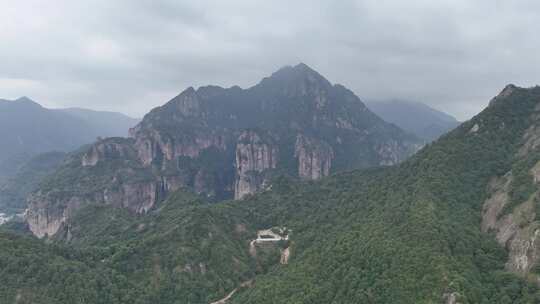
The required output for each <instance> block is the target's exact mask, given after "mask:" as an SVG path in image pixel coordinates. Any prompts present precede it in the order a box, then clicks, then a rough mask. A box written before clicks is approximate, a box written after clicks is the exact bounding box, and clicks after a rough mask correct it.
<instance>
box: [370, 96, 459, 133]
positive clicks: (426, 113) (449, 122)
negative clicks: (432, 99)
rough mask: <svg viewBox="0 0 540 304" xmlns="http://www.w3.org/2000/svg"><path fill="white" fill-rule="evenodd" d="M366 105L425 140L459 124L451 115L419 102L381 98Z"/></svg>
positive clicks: (383, 117) (385, 118) (387, 119)
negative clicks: (381, 99)
mask: <svg viewBox="0 0 540 304" xmlns="http://www.w3.org/2000/svg"><path fill="white" fill-rule="evenodd" d="M367 106H368V108H369V109H370V110H372V111H373V112H374V113H375V114H377V115H379V116H380V117H381V118H382V119H384V120H386V121H388V122H390V123H393V124H395V125H396V126H398V127H400V128H402V129H403V130H405V131H408V132H411V133H412V134H415V135H416V136H418V137H420V138H422V139H425V140H427V141H433V140H435V139H437V138H439V137H440V136H441V135H443V134H445V133H446V132H448V131H450V130H452V129H454V128H455V127H457V126H458V125H459V121H457V119H456V118H454V117H453V116H450V115H448V114H446V113H444V112H441V111H438V110H435V109H433V108H431V107H429V106H427V105H425V104H423V103H420V102H412V101H405V100H383V101H377V102H369V103H368V104H367Z"/></svg>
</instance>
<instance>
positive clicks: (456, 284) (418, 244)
mask: <svg viewBox="0 0 540 304" xmlns="http://www.w3.org/2000/svg"><path fill="white" fill-rule="evenodd" d="M539 104H540V88H539V87H535V88H531V89H521V88H517V87H514V86H508V87H507V88H505V90H504V91H503V92H502V93H501V94H500V95H499V96H498V97H496V98H495V99H494V100H493V101H492V102H491V105H490V106H489V107H488V108H487V109H486V110H485V111H483V112H482V113H481V114H479V115H478V116H476V117H474V118H473V119H472V120H470V121H468V122H466V123H464V124H462V125H461V126H460V127H458V128H457V129H456V130H454V131H452V132H451V133H449V134H448V135H446V136H443V137H442V138H441V139H440V140H438V141H436V142H434V143H433V144H430V145H428V146H427V147H425V148H424V149H423V150H421V151H420V152H419V153H418V154H416V155H415V156H414V157H412V158H411V159H409V160H408V161H406V162H404V163H402V164H401V165H398V166H394V167H388V168H375V169H370V170H367V171H366V170H365V171H352V172H349V173H341V174H336V175H333V176H331V177H328V178H325V179H323V180H321V181H318V182H313V181H309V182H308V181H306V182H298V181H296V182H295V181H292V180H290V179H287V178H283V177H282V178H277V179H276V180H274V181H273V183H272V185H273V186H272V189H271V190H268V191H265V192H263V193H260V194H256V195H252V196H251V195H250V196H248V197H246V199H245V200H243V201H227V202H222V203H218V204H208V203H207V202H206V201H205V199H204V198H201V197H199V196H197V195H194V194H189V193H186V192H185V189H181V190H179V191H177V192H176V193H175V194H174V195H172V196H170V197H169V198H168V199H167V200H166V201H164V202H163V203H161V204H159V205H158V206H156V207H155V208H153V209H152V210H151V211H150V212H149V213H148V214H146V215H135V214H132V213H130V212H128V211H127V210H126V209H119V208H112V207H109V206H88V207H87V208H82V209H81V210H80V211H79V212H77V214H76V215H75V216H73V217H71V218H70V219H69V221H68V222H67V224H66V225H65V227H64V229H63V230H61V231H60V232H59V233H58V234H56V235H55V237H54V238H53V239H51V240H49V242H48V243H49V244H44V243H43V241H40V240H37V239H31V238H28V237H24V236H20V235H18V234H17V233H22V232H13V231H14V230H15V231H20V227H15V225H12V226H11V228H10V227H6V228H4V231H3V232H2V233H1V238H0V255H1V258H0V263H2V264H0V270H1V273H0V286H2V287H1V288H0V291H1V294H0V300H1V301H0V302H6V303H11V302H16V301H18V303H212V302H213V301H216V300H218V299H221V298H223V297H225V296H226V295H227V294H229V292H231V291H232V290H234V289H235V288H237V287H241V286H242V287H241V288H239V289H237V292H236V293H235V294H234V295H233V296H232V297H231V298H230V299H229V302H230V303H250V304H253V303H255V304H257V303H273V304H274V303H306V304H307V303H310V304H311V303H321V304H322V303H325V304H326V303H539V302H540V291H539V288H538V275H539V274H540V273H538V269H539V268H538V267H532V268H531V271H530V272H527V273H525V274H523V273H515V272H513V269H512V268H510V267H509V266H508V261H509V257H510V256H509V254H508V251H507V250H505V248H504V247H503V246H501V245H499V244H498V243H497V241H496V239H495V237H494V235H493V234H491V233H485V232H482V230H481V222H482V216H483V206H484V203H485V202H486V200H488V199H489V198H490V197H491V192H490V190H489V189H490V187H491V186H490V183H491V182H492V181H493V180H494V179H496V178H500V177H502V176H504V175H506V174H507V172H509V171H512V172H514V174H516V176H524V177H521V178H516V179H515V182H514V183H513V184H512V186H511V189H512V193H513V195H515V199H516V201H521V200H522V198H524V197H525V198H527V197H528V196H530V195H531V193H534V189H537V188H538V185H537V184H536V181H535V179H534V178H533V177H532V176H530V177H527V176H529V174H528V173H527V172H528V171H527V170H523V169H520V170H518V169H519V168H518V167H520V166H518V164H521V163H522V161H521V160H522V159H523V157H524V155H523V154H522V153H523V151H525V153H528V155H533V154H534V153H538V151H537V148H538V146H539V145H538V144H537V142H538V141H535V140H531V138H533V139H538V138H540V133H537V130H540V111H539V108H540V107H539ZM533 135H534V136H533ZM524 147H527V149H523V148H524ZM527 165H530V164H529V163H527ZM523 166H524V165H522V166H521V167H523ZM523 172H525V173H523ZM518 173H520V174H521V175H520V174H518ZM522 185H525V186H526V187H521V186H522ZM531 189H532V192H531ZM534 204H538V203H537V201H534ZM514 206H516V205H507V207H506V208H507V209H509V210H510V211H508V212H511V211H512V210H513V208H514ZM535 210H537V209H534V210H533V212H532V213H531V214H534V216H533V219H532V220H531V221H533V222H534V221H535V220H536V212H535ZM273 227H286V230H287V231H288V236H289V238H288V240H287V241H286V242H282V243H279V244H274V245H269V246H267V247H265V246H263V245H256V246H255V249H256V250H252V249H253V247H252V245H251V244H253V243H252V241H253V240H254V239H255V238H256V237H257V231H259V230H263V229H270V228H273ZM17 229H19V230H17ZM531 244H532V245H531V246H536V243H535V242H534V241H533V242H532V243H531ZM285 249H287V251H288V252H290V257H289V258H288V260H286V261H285V262H283V259H282V260H281V261H280V255H281V257H283V252H284V251H285ZM46 261H53V262H52V263H51V262H46ZM529 261H530V262H531V263H533V264H536V265H537V263H538V261H537V260H529ZM29 263H31V265H32V268H25V269H29V270H28V271H24V272H22V271H19V270H20V267H21V266H22V265H28V264H29ZM30 270H31V271H30ZM45 278H46V279H45ZM243 283H244V284H243ZM80 286H88V287H86V288H84V289H83V288H82V287H80ZM68 291H69V292H68ZM72 291H79V292H72Z"/></svg>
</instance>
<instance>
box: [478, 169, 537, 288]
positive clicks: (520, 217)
mask: <svg viewBox="0 0 540 304" xmlns="http://www.w3.org/2000/svg"><path fill="white" fill-rule="evenodd" d="M538 169H540V165H536V166H535V167H534V168H533V169H531V173H533V174H534V172H537V171H538ZM513 179H514V177H513V175H512V173H511V172H510V173H507V174H506V175H505V176H503V177H500V178H495V179H494V180H493V181H492V182H491V183H490V186H489V188H490V193H491V195H490V197H489V198H488V199H487V200H486V202H485V203H484V208H483V211H482V231H484V232H490V231H493V232H494V233H495V238H496V239H497V242H498V243H499V244H500V245H501V246H503V247H505V248H506V249H507V250H508V253H509V258H508V262H507V263H506V268H507V269H508V270H509V271H512V272H514V273H518V274H521V275H527V274H529V273H530V272H531V270H532V269H533V267H535V266H536V265H538V263H539V262H540V238H539V234H540V223H539V222H538V221H537V220H536V217H537V216H536V208H535V204H536V200H537V196H538V192H536V193H534V194H533V195H531V197H530V198H529V199H528V200H527V201H525V202H522V203H520V204H518V205H517V206H515V207H513V208H512V209H510V210H508V209H509V208H508V206H509V204H510V203H511V199H510V192H511V185H512V181H513ZM539 282H540V281H539Z"/></svg>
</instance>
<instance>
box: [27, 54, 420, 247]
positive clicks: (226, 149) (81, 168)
mask: <svg viewBox="0 0 540 304" xmlns="http://www.w3.org/2000/svg"><path fill="white" fill-rule="evenodd" d="M420 143H421V141H420V140H418V139H417V138H416V137H414V136H413V135H410V134H408V133H406V132H405V131H403V130H401V129H399V128H398V127H396V126H394V125H392V124H389V123H386V122H385V121H383V120H382V119H381V118H379V117H378V116H377V115H375V114H374V113H372V112H371V111H370V110H369V109H368V108H367V107H366V106H365V105H364V104H363V103H362V101H361V100H360V99H359V98H358V97H357V96H356V95H355V94H354V93H353V92H351V91H350V90H348V89H347V88H345V87H343V86H341V85H337V84H336V85H333V84H331V83H330V82H329V81H328V80H327V79H325V78H324V77H323V76H321V75H320V74H319V73H317V72H316V71H314V70H313V69H311V68H310V67H308V66H307V65H305V64H299V65H296V66H294V67H291V66H288V67H284V68H282V69H280V70H278V71H277V72H275V73H273V74H272V75H271V76H270V77H267V78H264V79H263V80H262V81H261V82H259V83H258V84H257V85H255V86H253V87H251V88H248V89H241V88H239V87H236V86H235V87H231V88H221V87H217V86H206V87H201V88H198V89H194V88H191V87H190V88H188V89H186V90H185V91H183V92H182V93H181V94H179V95H178V96H176V97H175V98H173V99H172V100H170V101H169V102H167V103H166V104H165V105H163V106H161V107H157V108H155V109H153V110H152V111H151V112H150V113H148V114H147V115H146V116H145V117H144V119H143V120H142V121H141V122H140V123H139V124H138V125H137V126H135V127H134V128H132V129H131V130H130V138H108V139H103V140H99V141H98V142H96V143H94V144H93V145H92V146H91V147H89V148H85V149H82V150H80V151H79V152H77V153H73V154H72V155H71V156H70V157H69V158H68V160H67V161H66V162H65V164H64V165H63V166H62V167H61V168H60V169H59V170H58V171H57V172H56V173H55V174H53V175H51V176H50V177H49V178H47V179H46V180H45V181H44V183H43V187H41V188H40V190H39V191H37V192H36V193H34V194H32V195H31V196H30V199H29V210H28V214H27V219H28V224H29V226H30V229H31V230H32V232H33V233H34V234H35V235H37V236H39V237H43V236H45V235H49V236H51V235H54V234H55V233H56V232H57V231H59V230H60V229H61V228H62V227H64V229H67V228H66V227H65V225H64V223H65V222H66V220H67V219H68V218H69V217H70V216H71V214H72V213H73V212H74V211H76V210H78V209H79V208H80V207H81V206H83V205H86V204H92V203H98V204H107V205H113V206H118V207H123V208H128V209H130V210H132V211H134V212H137V213H145V212H148V211H149V210H150V209H152V208H153V207H154V206H155V205H156V203H158V202H160V201H162V200H164V199H165V198H166V197H167V196H168V194H169V193H171V192H173V191H176V190H178V189H180V188H188V189H190V190H192V191H194V192H196V193H198V194H201V195H203V196H205V197H207V198H209V199H211V200H223V199H232V198H234V199H243V198H245V197H246V196H248V195H250V194H253V193H256V192H259V191H263V190H265V189H268V188H270V187H271V184H272V180H273V178H275V177H277V176H282V175H286V176H290V177H293V178H299V179H303V180H317V179H320V178H322V177H324V176H328V175H330V174H332V173H334V172H339V171H345V170H352V169H358V168H367V167H373V166H380V165H393V164H397V163H399V162H401V161H403V160H404V159H406V158H407V157H409V156H410V155H412V154H413V153H414V152H416V151H417V150H418V149H419V148H420V147H421V144H420Z"/></svg>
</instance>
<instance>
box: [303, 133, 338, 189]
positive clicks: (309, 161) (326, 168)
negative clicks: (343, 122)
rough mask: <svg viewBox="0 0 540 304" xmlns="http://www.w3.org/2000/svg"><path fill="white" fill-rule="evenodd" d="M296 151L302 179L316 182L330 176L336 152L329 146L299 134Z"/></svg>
mask: <svg viewBox="0 0 540 304" xmlns="http://www.w3.org/2000/svg"><path fill="white" fill-rule="evenodd" d="M294 150H295V156H296V157H297V158H298V176H299V177H300V178H303V179H308V180H310V179H311V180H316V179H320V178H321V177H324V176H328V174H330V169H331V168H332V159H333V158H334V151H333V150H332V147H331V146H330V145H329V144H327V143H325V142H323V141H319V140H317V139H313V138H307V137H305V136H304V135H302V134H298V136H297V137H296V144H295V149H294Z"/></svg>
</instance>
